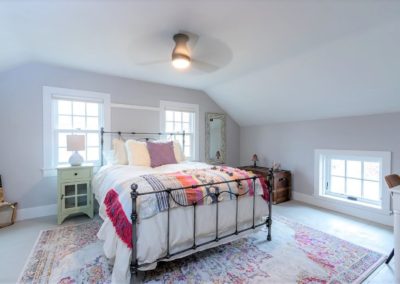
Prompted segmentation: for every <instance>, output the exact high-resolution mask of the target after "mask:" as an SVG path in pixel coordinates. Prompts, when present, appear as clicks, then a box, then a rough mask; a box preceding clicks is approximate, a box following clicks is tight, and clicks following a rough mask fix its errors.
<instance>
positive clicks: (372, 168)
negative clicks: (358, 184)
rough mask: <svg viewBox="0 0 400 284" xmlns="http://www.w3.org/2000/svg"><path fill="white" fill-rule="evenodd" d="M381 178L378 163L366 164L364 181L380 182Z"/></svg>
mask: <svg viewBox="0 0 400 284" xmlns="http://www.w3.org/2000/svg"><path fill="white" fill-rule="evenodd" d="M379 176H380V170H379V163H378V162H364V179H369V180H375V181H379Z"/></svg>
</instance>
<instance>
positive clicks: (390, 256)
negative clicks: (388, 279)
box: [385, 249, 394, 264]
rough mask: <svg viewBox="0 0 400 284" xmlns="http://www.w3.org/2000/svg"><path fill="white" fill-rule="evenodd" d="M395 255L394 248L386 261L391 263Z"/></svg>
mask: <svg viewBox="0 0 400 284" xmlns="http://www.w3.org/2000/svg"><path fill="white" fill-rule="evenodd" d="M393 256H394V249H393V250H392V252H391V253H390V254H389V257H388V258H387V259H386V261H385V263H386V264H389V262H390V261H391V260H392V258H393Z"/></svg>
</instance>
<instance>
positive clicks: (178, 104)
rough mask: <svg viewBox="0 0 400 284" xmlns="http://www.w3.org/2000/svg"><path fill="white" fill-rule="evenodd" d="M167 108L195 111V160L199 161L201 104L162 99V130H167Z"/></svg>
mask: <svg viewBox="0 0 400 284" xmlns="http://www.w3.org/2000/svg"><path fill="white" fill-rule="evenodd" d="M166 110H176V111H188V112H194V113H195V118H194V128H195V131H194V139H193V140H194V144H195V145H194V157H193V159H192V160H193V161H197V160H198V159H199V149H200V142H199V141H200V139H199V136H200V135H199V121H200V118H199V105H197V104H188V103H181V102H173V101H160V125H161V127H160V128H161V132H165V111H166Z"/></svg>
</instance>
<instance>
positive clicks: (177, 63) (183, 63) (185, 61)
mask: <svg viewBox="0 0 400 284" xmlns="http://www.w3.org/2000/svg"><path fill="white" fill-rule="evenodd" d="M172 66H174V67H175V68H176V69H186V68H188V67H189V66H190V58H188V57H186V56H179V55H176V56H173V58H172Z"/></svg>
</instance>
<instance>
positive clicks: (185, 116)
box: [182, 112, 190, 122]
mask: <svg viewBox="0 0 400 284" xmlns="http://www.w3.org/2000/svg"><path fill="white" fill-rule="evenodd" d="M182 121H183V122H190V113H189V112H184V113H182Z"/></svg>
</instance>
